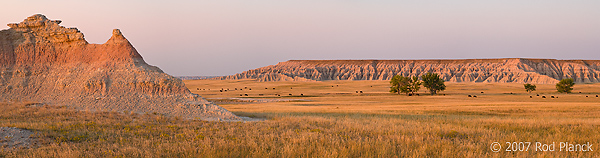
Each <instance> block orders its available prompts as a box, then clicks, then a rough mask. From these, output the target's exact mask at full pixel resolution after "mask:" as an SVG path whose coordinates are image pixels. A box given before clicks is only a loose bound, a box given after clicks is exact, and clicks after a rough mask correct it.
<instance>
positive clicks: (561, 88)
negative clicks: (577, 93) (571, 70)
mask: <svg viewBox="0 0 600 158" xmlns="http://www.w3.org/2000/svg"><path fill="white" fill-rule="evenodd" d="M573 85H575V82H574V81H573V79H572V78H567V79H562V80H560V82H558V83H557V84H556V90H558V92H561V93H562V92H565V93H571V91H572V90H573Z"/></svg>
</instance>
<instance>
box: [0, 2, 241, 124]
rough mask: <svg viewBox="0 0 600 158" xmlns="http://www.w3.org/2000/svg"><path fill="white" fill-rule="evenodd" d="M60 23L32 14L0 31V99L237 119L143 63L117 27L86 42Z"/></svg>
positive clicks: (75, 31) (203, 117) (181, 83)
mask: <svg viewBox="0 0 600 158" xmlns="http://www.w3.org/2000/svg"><path fill="white" fill-rule="evenodd" d="M60 22H61V21H58V20H48V19H47V18H46V17H45V16H44V15H40V14H38V15H33V16H31V17H28V18H27V19H25V20H24V21H23V22H21V23H18V24H8V26H9V27H10V29H7V30H2V31H0V94H1V95H0V101H35V102H42V103H48V104H56V105H68V106H73V107H76V108H79V109H89V110H101V111H130V112H137V113H153V112H157V113H162V114H166V115H172V116H181V117H187V118H195V119H203V120H239V118H238V117H237V116H235V115H234V114H232V113H231V112H229V111H227V110H225V109H223V108H222V107H219V106H218V105H215V104H213V103H211V102H208V101H206V100H205V99H204V98H202V97H200V96H198V95H196V94H192V93H190V91H189V90H188V89H187V88H186V87H185V85H184V84H183V82H182V81H181V80H180V79H177V78H174V77H172V76H169V75H167V74H165V73H163V72H162V71H161V70H160V69H159V68H158V67H155V66H151V65H148V64H146V62H144V60H143V59H142V56H141V55H140V54H138V52H137V51H136V50H135V48H134V47H133V46H132V45H131V43H129V41H128V40H127V39H126V38H125V37H124V36H123V34H122V33H121V31H119V30H118V29H115V30H113V33H112V37H111V38H110V39H109V40H108V41H107V42H106V43H104V44H89V43H88V42H87V41H86V40H85V39H84V36H83V34H82V33H81V32H79V30H77V29H76V28H65V27H62V26H60V25H59V24H60Z"/></svg>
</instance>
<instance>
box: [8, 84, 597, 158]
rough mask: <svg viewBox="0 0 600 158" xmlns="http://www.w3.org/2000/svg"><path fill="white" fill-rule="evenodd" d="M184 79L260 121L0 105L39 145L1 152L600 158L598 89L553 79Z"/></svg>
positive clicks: (11, 124) (30, 154) (19, 154)
mask: <svg viewBox="0 0 600 158" xmlns="http://www.w3.org/2000/svg"><path fill="white" fill-rule="evenodd" d="M184 82H185V84H186V85H187V87H188V88H189V89H190V91H192V92H193V93H197V94H200V95H201V96H203V97H204V98H206V99H208V100H211V101H213V102H215V103H217V104H219V105H221V106H222V107H224V108H226V109H227V110H229V111H232V112H234V113H235V114H237V115H240V116H246V117H253V118H261V119H263V120H262V121H250V122H207V121H197V120H186V119H180V118H177V117H167V116H161V115H155V114H132V113H129V112H89V111H76V110H72V109H70V108H66V107H59V106H52V105H45V106H41V107H30V106H26V105H27V104H26V103H4V104H2V105H0V127H18V128H23V129H28V130H32V131H34V132H36V133H37V134H36V136H37V137H38V141H37V142H36V145H35V147H34V148H30V149H21V150H5V149H3V150H2V152H0V157H4V156H7V157H598V155H599V154H598V153H597V152H598V151H597V150H600V148H597V146H598V145H600V144H598V143H600V135H599V132H600V98H598V97H596V95H598V94H600V84H576V85H575V87H574V93H572V94H564V93H557V92H556V90H555V88H554V85H537V91H534V92H532V93H527V92H525V89H524V88H523V85H522V84H515V83H446V85H447V90H446V91H443V92H441V93H440V94H439V95H435V96H431V95H429V94H427V93H426V90H425V89H424V88H422V89H421V91H420V93H419V96H406V95H398V94H392V93H389V92H388V90H389V83H388V82H387V81H323V82H255V81H253V80H223V81H222V80H185V81H184ZM221 89H223V92H221ZM482 92H483V93H482ZM538 94H539V96H538ZM468 95H471V96H472V97H468ZM473 96H477V97H473ZM543 96H545V97H546V98H542V97H543ZM552 97H554V98H552ZM253 100H257V101H253ZM494 142H498V143H499V144H500V146H501V147H500V149H501V150H500V151H499V152H493V151H492V149H491V148H493V146H492V143H494ZM507 142H508V144H507ZM513 142H516V144H517V147H516V148H514V149H516V151H513V150H512V149H511V148H509V147H508V145H509V144H512V143H513ZM520 142H524V143H521V144H523V146H521V145H519V143H520ZM527 142H529V143H530V145H529V146H528V148H527V149H525V148H524V147H525V146H526V145H525V143H527ZM560 142H569V143H571V144H585V143H588V142H589V143H590V144H593V145H592V149H593V150H594V151H565V150H566V149H562V151H559V150H561V148H560ZM536 143H539V144H541V145H544V144H546V145H551V144H555V145H554V146H555V147H554V148H555V149H554V151H542V150H543V149H544V148H543V146H542V147H541V148H537V147H536ZM513 147H514V145H513ZM507 149H509V150H510V151H507Z"/></svg>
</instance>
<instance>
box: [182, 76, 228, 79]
mask: <svg viewBox="0 0 600 158" xmlns="http://www.w3.org/2000/svg"><path fill="white" fill-rule="evenodd" d="M176 77H177V78H179V79H182V80H203V79H210V78H215V77H219V76H176Z"/></svg>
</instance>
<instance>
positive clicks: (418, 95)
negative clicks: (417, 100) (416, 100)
mask: <svg viewBox="0 0 600 158" xmlns="http://www.w3.org/2000/svg"><path fill="white" fill-rule="evenodd" d="M361 93H362V92H361ZM417 96H419V94H418V93H417Z"/></svg>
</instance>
